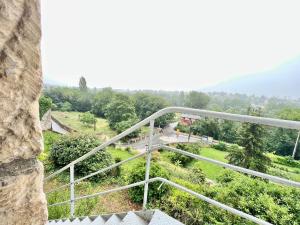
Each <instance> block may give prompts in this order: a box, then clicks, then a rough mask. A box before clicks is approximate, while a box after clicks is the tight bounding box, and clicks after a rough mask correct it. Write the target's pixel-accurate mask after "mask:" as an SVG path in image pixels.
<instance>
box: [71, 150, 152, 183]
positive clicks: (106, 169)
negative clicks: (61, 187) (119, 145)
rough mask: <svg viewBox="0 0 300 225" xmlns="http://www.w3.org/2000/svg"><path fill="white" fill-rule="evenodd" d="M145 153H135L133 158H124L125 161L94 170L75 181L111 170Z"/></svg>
mask: <svg viewBox="0 0 300 225" xmlns="http://www.w3.org/2000/svg"><path fill="white" fill-rule="evenodd" d="M145 154H146V152H143V153H140V154H138V155H135V156H133V157H131V158H128V159H125V160H123V161H121V162H118V163H115V164H113V165H111V166H109V167H106V168H104V169H101V170H98V171H96V172H94V173H91V174H89V175H87V176H85V177H82V178H80V179H77V180H75V181H74V183H78V182H80V181H83V180H85V179H87V178H90V177H92V176H95V175H97V174H99V173H104V172H106V171H108V170H111V169H113V168H115V167H118V166H120V165H122V164H124V163H127V162H130V161H132V160H135V159H137V158H140V157H142V156H144V155H145Z"/></svg>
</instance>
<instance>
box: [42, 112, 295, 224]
mask: <svg viewBox="0 0 300 225" xmlns="http://www.w3.org/2000/svg"><path fill="white" fill-rule="evenodd" d="M168 113H185V114H190V115H197V116H201V117H210V118H218V119H224V120H230V121H237V122H247V123H255V124H260V125H266V126H273V127H280V128H287V129H294V130H298V131H300V122H297V121H289V120H280V119H271V118H264V117H255V116H247V115H237V114H230V113H222V112H213V111H206V110H198V109H189V108H181V107H169V108H165V109H162V110H160V111H158V112H157V113H155V114H153V115H152V116H150V117H148V118H146V119H145V120H143V121H141V122H139V123H137V124H136V125H134V126H133V127H131V128H129V129H128V130H126V131H124V132H123V133H121V134H119V135H117V136H115V137H114V138H112V139H111V140H109V141H107V142H105V143H104V144H102V145H100V146H99V147H97V148H95V149H93V150H91V151H90V152H88V153H87V154H85V155H83V156H82V157H80V158H78V159H76V160H75V161H73V162H71V163H70V164H68V165H66V166H65V167H63V168H61V169H59V170H58V171H56V172H54V173H53V174H51V175H50V176H48V177H46V178H45V182H47V181H48V180H50V179H51V178H53V177H55V176H57V175H59V174H60V173H62V172H64V171H65V170H67V169H69V170H70V183H68V184H65V185H62V186H60V187H58V188H55V189H52V190H50V191H49V192H47V193H46V194H50V193H53V192H57V191H59V190H61V189H63V188H66V187H68V186H69V187H70V200H68V201H64V202H58V203H54V204H51V205H49V207H55V206H59V205H65V204H70V215H71V217H74V212H75V203H76V201H79V200H81V199H87V198H94V197H97V196H100V195H105V194H109V193H112V192H118V191H122V190H126V189H129V188H133V187H136V186H141V185H144V199H143V208H144V209H146V206H147V201H148V189H149V183H152V182H156V181H160V182H162V184H166V185H170V186H173V187H175V188H178V189H180V190H182V191H184V192H187V193H189V194H191V195H193V196H195V197H197V198H199V199H201V200H203V201H206V202H208V203H210V204H212V205H214V206H217V207H219V208H222V209H224V210H227V211H228V212H231V213H232V214H234V215H237V216H240V217H243V218H245V219H247V220H250V221H252V222H255V223H257V224H264V225H266V224H271V223H269V222H266V221H264V220H262V219H259V218H256V217H254V216H253V215H249V214H247V213H244V212H242V211H240V210H237V209H234V208H232V207H230V206H227V205H225V204H223V203H220V202H218V201H215V200H213V199H211V198H208V197H205V196H203V195H201V194H199V193H196V192H194V191H192V190H190V189H188V188H186V187H183V186H181V185H179V184H176V183H174V182H172V181H169V180H167V179H165V178H162V177H156V178H151V179H150V178H149V174H150V164H151V153H152V151H154V150H156V149H158V148H163V149H165V150H168V151H172V152H177V153H180V154H183V155H186V156H189V157H192V158H194V159H196V160H201V161H207V162H210V163H213V164H216V165H219V166H222V167H224V168H228V169H232V170H234V171H238V172H241V173H245V174H248V175H252V176H256V177H260V178H263V179H267V180H270V181H271V182H274V183H278V184H281V185H287V186H292V187H296V188H300V183H299V182H295V181H292V180H287V179H284V178H280V177H276V176H271V175H268V174H265V173H260V172H257V171H253V170H249V169H245V168H242V167H238V166H234V165H231V164H227V163H224V162H220V161H217V160H214V159H210V158H206V157H203V156H199V155H196V154H193V153H190V152H186V151H183V150H181V149H176V148H173V147H169V146H166V145H153V140H152V139H153V133H154V122H155V119H157V118H159V117H161V116H163V115H165V114H168ZM149 123H150V132H149V142H148V146H147V150H146V152H144V153H140V154H138V155H135V156H133V157H131V158H129V159H126V160H124V161H121V162H118V163H115V164H113V165H111V166H109V167H107V168H104V169H101V170H99V171H97V172H94V173H91V174H89V175H87V176H85V177H82V178H79V179H76V180H75V178H74V166H76V164H77V163H79V162H81V161H83V160H85V159H86V158H88V157H92V155H94V154H95V153H96V152H98V151H101V150H103V149H105V148H106V147H108V146H109V145H111V144H113V143H116V142H118V141H119V140H120V139H122V138H124V137H126V136H127V135H129V134H130V133H132V132H134V131H135V130H137V129H139V128H141V127H142V126H145V125H147V124H149ZM145 155H146V174H145V179H144V180H143V181H140V182H137V183H133V184H129V185H126V186H122V187H118V188H115V189H111V190H107V191H103V192H99V193H95V194H91V195H85V196H78V197H77V196H75V184H76V183H79V182H81V181H83V180H85V179H88V178H90V177H92V176H95V175H97V174H100V173H105V172H107V171H109V170H111V169H113V168H116V167H118V166H121V165H122V164H125V163H128V162H130V161H132V160H135V159H137V158H141V157H144V156H145Z"/></svg>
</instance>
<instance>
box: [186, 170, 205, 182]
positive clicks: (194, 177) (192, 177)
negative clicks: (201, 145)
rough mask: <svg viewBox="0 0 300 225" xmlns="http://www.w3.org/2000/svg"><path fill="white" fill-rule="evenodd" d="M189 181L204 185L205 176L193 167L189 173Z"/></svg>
mask: <svg viewBox="0 0 300 225" xmlns="http://www.w3.org/2000/svg"><path fill="white" fill-rule="evenodd" d="M189 181H190V182H192V183H194V184H204V182H205V175H204V173H203V171H202V170H201V168H199V167H193V168H192V170H191V171H190V173H189Z"/></svg>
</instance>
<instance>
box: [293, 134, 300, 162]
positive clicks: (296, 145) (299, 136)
mask: <svg viewBox="0 0 300 225" xmlns="http://www.w3.org/2000/svg"><path fill="white" fill-rule="evenodd" d="M299 138H300V130H299V132H298V137H297V140H296V143H295V147H294V151H293V156H292V157H293V159H295V157H296V152H297V147H298V143H299Z"/></svg>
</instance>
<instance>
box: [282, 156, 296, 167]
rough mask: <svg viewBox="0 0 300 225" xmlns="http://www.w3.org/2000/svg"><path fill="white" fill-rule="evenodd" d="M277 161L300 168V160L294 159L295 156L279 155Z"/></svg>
mask: <svg viewBox="0 0 300 225" xmlns="http://www.w3.org/2000/svg"><path fill="white" fill-rule="evenodd" d="M276 163H278V164H281V165H284V166H291V167H297V168H300V161H297V160H294V159H293V157H291V156H286V157H278V158H277V159H276Z"/></svg>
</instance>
